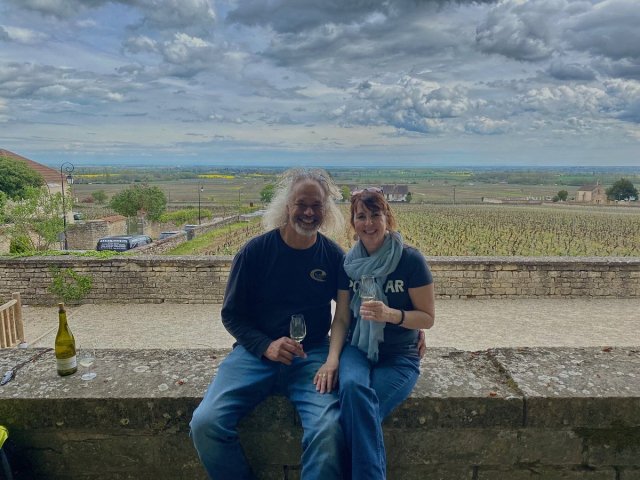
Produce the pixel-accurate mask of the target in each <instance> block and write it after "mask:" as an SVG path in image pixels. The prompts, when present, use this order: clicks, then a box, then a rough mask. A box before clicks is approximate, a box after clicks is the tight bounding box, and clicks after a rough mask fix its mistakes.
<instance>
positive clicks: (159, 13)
mask: <svg viewBox="0 0 640 480" xmlns="http://www.w3.org/2000/svg"><path fill="white" fill-rule="evenodd" d="M7 1H9V2H10V3H12V4H13V5H14V6H15V7H17V8H21V9H24V10H29V11H33V12H37V13H40V14H42V15H48V16H53V17H56V18H59V19H71V18H74V17H77V16H78V15H80V14H83V13H87V12H89V11H91V10H93V9H97V8H99V7H103V6H105V5H107V4H109V3H113V4H120V5H123V6H132V7H135V8H137V9H138V10H139V11H140V12H141V13H142V15H143V19H142V24H143V25H145V26H146V27H149V28H159V29H171V28H177V29H181V28H182V29H184V28H188V27H194V26H201V25H205V24H206V25H210V24H211V23H212V22H214V21H215V19H216V15H215V11H214V10H213V8H212V6H211V2H210V1H209V0H7Z"/></svg>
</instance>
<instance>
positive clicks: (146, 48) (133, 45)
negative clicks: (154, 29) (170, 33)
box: [124, 35, 158, 53]
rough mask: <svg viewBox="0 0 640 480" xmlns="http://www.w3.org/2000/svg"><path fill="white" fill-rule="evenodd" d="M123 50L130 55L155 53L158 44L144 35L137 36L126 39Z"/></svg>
mask: <svg viewBox="0 0 640 480" xmlns="http://www.w3.org/2000/svg"><path fill="white" fill-rule="evenodd" d="M124 49H125V51H127V52H130V53H141V52H157V51H158V44H157V42H156V41H155V40H153V39H151V38H149V37H147V36H145V35H138V36H135V37H129V38H127V40H126V41H125V42H124Z"/></svg>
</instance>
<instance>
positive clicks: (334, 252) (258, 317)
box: [221, 229, 349, 357]
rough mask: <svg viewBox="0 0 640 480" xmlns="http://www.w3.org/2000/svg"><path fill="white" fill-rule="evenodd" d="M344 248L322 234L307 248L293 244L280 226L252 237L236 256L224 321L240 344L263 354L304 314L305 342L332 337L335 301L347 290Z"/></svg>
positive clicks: (311, 344) (316, 342)
mask: <svg viewBox="0 0 640 480" xmlns="http://www.w3.org/2000/svg"><path fill="white" fill-rule="evenodd" d="M343 259H344V253H343V252H342V250H341V249H340V247H339V246H338V245H337V244H336V243H335V242H333V241H331V240H329V239H328V238H327V237H325V236H324V235H322V234H318V236H317V240H316V243H315V244H314V245H313V246H312V247H310V248H307V249H304V250H297V249H294V248H291V247H289V246H288V245H287V244H286V243H285V242H284V240H282V237H281V235H280V231H279V230H278V229H275V230H271V231H270V232H267V233H264V234H262V235H260V236H258V237H255V238H253V239H252V240H250V241H249V242H247V244H246V245H245V246H244V247H242V249H241V250H240V251H239V252H238V254H237V255H236V256H235V258H234V259H233V264H232V265H231V272H230V274H229V281H228V283H227V290H226V293H225V298H224V303H223V305H222V312H221V313H222V323H223V324H224V326H225V328H226V329H227V330H228V331H229V333H231V335H233V336H234V337H235V339H236V344H240V345H242V346H243V347H245V348H246V349H247V350H249V351H250V352H252V353H253V354H254V355H256V356H258V357H260V356H262V355H263V354H264V352H265V351H266V349H267V347H268V346H269V344H270V343H271V342H272V341H274V340H277V339H278V338H280V337H288V336H289V321H290V319H291V315H293V314H294V313H302V314H303V315H304V318H305V323H306V325H307V336H306V337H305V339H304V341H303V342H302V343H303V346H304V347H305V348H306V349H307V350H308V349H311V348H313V347H314V346H317V345H320V344H322V343H324V342H327V334H328V332H329V328H330V327H331V300H332V299H335V298H336V294H337V291H338V289H341V290H347V289H348V286H349V279H348V277H347V275H346V273H345V272H344V268H343Z"/></svg>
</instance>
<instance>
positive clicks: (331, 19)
mask: <svg viewBox="0 0 640 480" xmlns="http://www.w3.org/2000/svg"><path fill="white" fill-rule="evenodd" d="M402 3H403V2H388V3H387V2H374V1H367V0H365V1H358V2H349V1H347V2H345V1H342V0H327V1H323V2H317V1H314V0H275V1H271V2H264V1H261V0H244V1H242V2H239V3H238V5H237V8H235V9H234V10H232V11H231V12H230V13H229V15H228V16H227V21H229V22H235V23H241V24H244V25H249V26H254V25H268V26H270V27H271V28H273V29H274V30H275V31H276V32H278V33H299V32H302V31H307V30H313V29H315V28H318V27H322V26H325V25H331V24H333V25H340V24H354V23H361V22H362V21H363V20H364V19H367V18H372V17H375V16H376V15H381V16H383V17H386V16H388V15H389V14H390V9H392V8H395V7H396V6H400V5H401V4H402Z"/></svg>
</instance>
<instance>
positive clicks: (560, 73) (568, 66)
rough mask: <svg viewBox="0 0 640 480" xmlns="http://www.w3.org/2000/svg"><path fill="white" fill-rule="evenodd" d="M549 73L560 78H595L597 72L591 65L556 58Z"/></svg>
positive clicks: (550, 66)
mask: <svg viewBox="0 0 640 480" xmlns="http://www.w3.org/2000/svg"><path fill="white" fill-rule="evenodd" d="M548 73H549V75H550V76H552V77H553V78H556V79H558V80H585V81H588V80H594V79H595V78H596V72H595V70H594V69H593V68H592V67H591V66H590V65H582V64H580V63H571V62H564V61H560V60H556V61H553V62H551V65H549V69H548Z"/></svg>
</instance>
